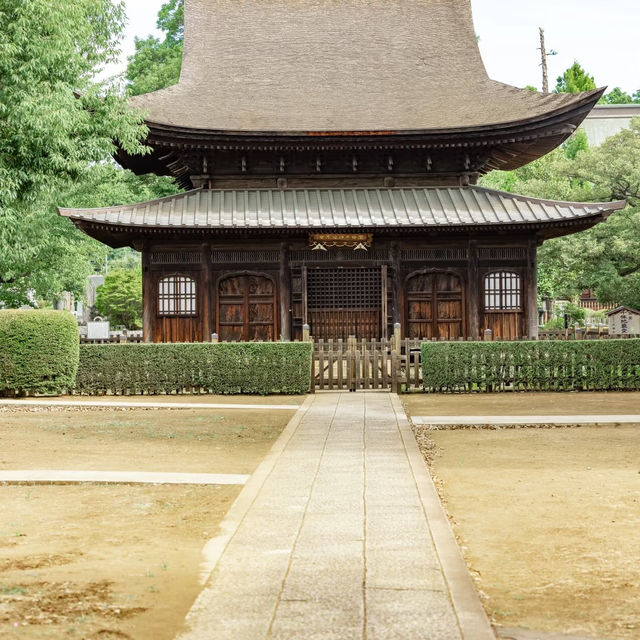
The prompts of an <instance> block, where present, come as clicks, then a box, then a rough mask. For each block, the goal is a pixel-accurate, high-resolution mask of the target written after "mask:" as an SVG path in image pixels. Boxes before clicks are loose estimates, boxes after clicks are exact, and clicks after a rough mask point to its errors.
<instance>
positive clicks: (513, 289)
mask: <svg viewBox="0 0 640 640" xmlns="http://www.w3.org/2000/svg"><path fill="white" fill-rule="evenodd" d="M484 308H485V310H486V311H522V279H521V278H520V276H519V275H518V274H517V273H513V272H511V271H494V272H493V273H489V274H487V275H486V276H485V278H484Z"/></svg>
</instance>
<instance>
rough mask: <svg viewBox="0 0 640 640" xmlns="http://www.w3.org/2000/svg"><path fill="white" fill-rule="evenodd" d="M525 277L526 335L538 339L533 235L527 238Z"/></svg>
mask: <svg viewBox="0 0 640 640" xmlns="http://www.w3.org/2000/svg"><path fill="white" fill-rule="evenodd" d="M528 253H529V255H528V260H527V277H526V278H525V287H526V289H525V310H526V314H527V315H526V318H527V335H528V337H529V338H530V339H531V340H537V339H538V243H537V239H536V238H535V236H534V237H533V238H531V239H530V240H529V251H528Z"/></svg>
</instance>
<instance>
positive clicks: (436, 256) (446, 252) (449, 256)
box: [401, 247, 469, 262]
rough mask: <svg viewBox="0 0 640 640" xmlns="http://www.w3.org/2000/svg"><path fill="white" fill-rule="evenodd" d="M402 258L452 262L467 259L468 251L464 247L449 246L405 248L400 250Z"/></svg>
mask: <svg viewBox="0 0 640 640" xmlns="http://www.w3.org/2000/svg"><path fill="white" fill-rule="evenodd" d="M401 257H402V259H403V260H408V261H411V260H415V261H420V262H422V261H431V262H452V261H455V260H467V258H468V257H469V252H468V251H467V248H466V247H451V248H439V249H405V250H403V251H402V256H401Z"/></svg>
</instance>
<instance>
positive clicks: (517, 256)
mask: <svg viewBox="0 0 640 640" xmlns="http://www.w3.org/2000/svg"><path fill="white" fill-rule="evenodd" d="M478 257H479V258H480V260H525V259H526V257H527V248H526V247H480V248H479V249H478Z"/></svg>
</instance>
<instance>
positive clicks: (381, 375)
mask: <svg viewBox="0 0 640 640" xmlns="http://www.w3.org/2000/svg"><path fill="white" fill-rule="evenodd" d="M420 343H421V340H409V339H405V340H400V339H397V338H390V339H382V340H356V338H353V337H352V338H348V339H347V340H342V339H338V340H316V341H314V344H313V347H314V348H313V366H314V369H313V376H314V386H315V389H316V390H318V391H359V390H363V391H368V390H376V389H383V390H388V389H393V390H400V389H402V388H403V386H404V388H406V389H409V388H418V389H419V388H420V387H421V385H422V370H421V367H420Z"/></svg>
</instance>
